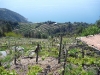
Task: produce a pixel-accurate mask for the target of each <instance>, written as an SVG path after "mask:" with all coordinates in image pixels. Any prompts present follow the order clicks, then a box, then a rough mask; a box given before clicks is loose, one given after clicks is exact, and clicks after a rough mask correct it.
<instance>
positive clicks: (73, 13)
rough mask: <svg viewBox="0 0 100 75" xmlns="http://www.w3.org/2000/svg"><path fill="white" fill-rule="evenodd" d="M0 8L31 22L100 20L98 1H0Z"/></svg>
mask: <svg viewBox="0 0 100 75" xmlns="http://www.w3.org/2000/svg"><path fill="white" fill-rule="evenodd" d="M0 8H7V9H10V10H12V11H14V12H17V13H19V14H21V15H22V16H24V17H25V18H27V19H28V21H31V22H44V21H48V20H49V21H55V22H69V21H70V22H87V23H95V22H96V20H98V19H100V0H0Z"/></svg>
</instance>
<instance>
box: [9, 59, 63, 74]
mask: <svg viewBox="0 0 100 75" xmlns="http://www.w3.org/2000/svg"><path fill="white" fill-rule="evenodd" d="M18 60H19V61H17V63H18V65H14V63H13V62H12V66H11V68H10V70H13V69H14V70H15V71H16V72H17V73H18V75H27V72H28V66H29V65H30V66H34V65H36V58H35V57H34V58H32V59H30V58H19V59H18ZM38 65H40V66H41V67H42V68H43V71H42V72H41V73H39V74H38V75H45V74H44V71H45V69H46V67H47V66H48V65H49V66H50V71H48V72H47V73H48V74H51V75H60V74H59V71H60V70H62V69H63V68H62V65H63V64H58V60H57V59H56V58H53V57H47V58H45V59H44V60H43V59H42V58H41V57H39V59H38Z"/></svg>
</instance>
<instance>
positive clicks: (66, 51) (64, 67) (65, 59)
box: [62, 49, 68, 75]
mask: <svg viewBox="0 0 100 75" xmlns="http://www.w3.org/2000/svg"><path fill="white" fill-rule="evenodd" d="M64 52H65V55H64V65H63V69H64V70H63V72H62V75H65V70H66V61H67V55H68V50H67V49H65V50H64Z"/></svg>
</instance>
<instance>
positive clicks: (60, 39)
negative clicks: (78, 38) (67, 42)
mask: <svg viewBox="0 0 100 75" xmlns="http://www.w3.org/2000/svg"><path fill="white" fill-rule="evenodd" d="M61 48H62V35H61V36H60V48H59V56H58V64H59V63H60V58H61Z"/></svg>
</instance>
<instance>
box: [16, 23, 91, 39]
mask: <svg viewBox="0 0 100 75" xmlns="http://www.w3.org/2000/svg"><path fill="white" fill-rule="evenodd" d="M89 25H90V24H88V23H83V22H82V23H81V22H75V23H71V22H66V23H57V24H55V23H47V22H42V23H19V26H18V30H17V32H19V33H21V34H22V35H24V36H25V37H34V38H47V37H48V36H59V34H60V33H63V34H65V35H66V34H67V35H69V36H70V35H77V34H79V33H81V32H82V30H83V29H84V28H87V27H88V26H89ZM15 31H16V30H15Z"/></svg>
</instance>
